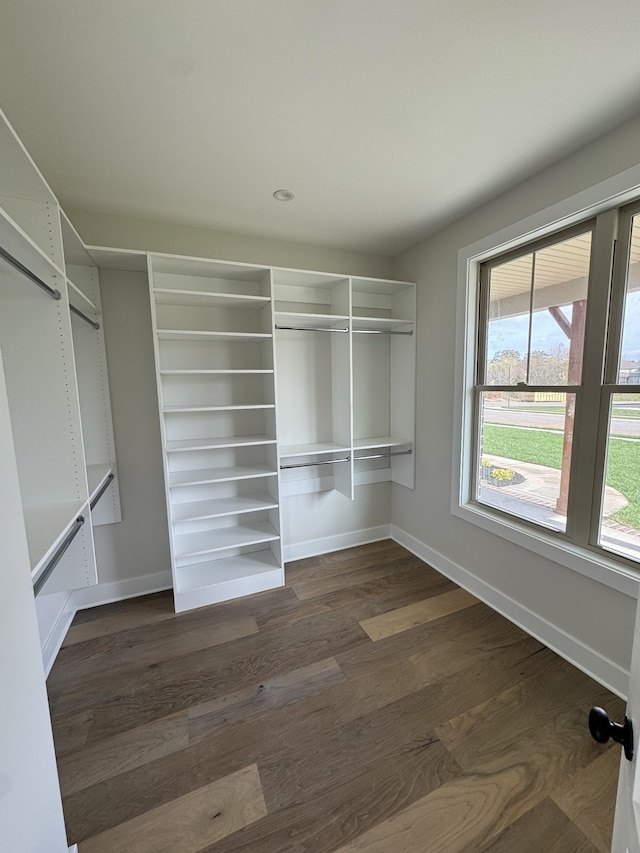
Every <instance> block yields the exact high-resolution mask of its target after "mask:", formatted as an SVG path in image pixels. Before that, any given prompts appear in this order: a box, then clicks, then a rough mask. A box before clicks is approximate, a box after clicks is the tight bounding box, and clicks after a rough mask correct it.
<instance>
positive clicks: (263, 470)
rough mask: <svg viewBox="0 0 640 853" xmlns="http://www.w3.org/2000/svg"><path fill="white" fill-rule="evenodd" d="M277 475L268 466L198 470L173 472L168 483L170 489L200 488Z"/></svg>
mask: <svg viewBox="0 0 640 853" xmlns="http://www.w3.org/2000/svg"><path fill="white" fill-rule="evenodd" d="M277 474H278V472H277V471H274V470H273V469H272V468H268V467H267V466H266V465H262V466H260V465H254V466H251V467H243V466H234V467H228V468H198V469H194V470H192V471H171V472H170V473H169V476H168V481H169V488H175V487H179V486H200V485H205V484H207V483H231V482H235V481H236V480H255V479H258V478H259V477H276V476H277Z"/></svg>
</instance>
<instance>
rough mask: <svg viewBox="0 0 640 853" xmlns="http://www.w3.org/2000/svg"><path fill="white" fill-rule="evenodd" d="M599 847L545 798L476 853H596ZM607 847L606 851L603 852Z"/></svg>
mask: <svg viewBox="0 0 640 853" xmlns="http://www.w3.org/2000/svg"><path fill="white" fill-rule="evenodd" d="M598 849H599V848H596V847H594V846H593V844H592V843H591V842H590V841H588V839H586V838H585V836H584V835H583V834H582V833H581V832H580V830H579V829H578V827H576V826H575V825H574V824H573V823H571V821H570V820H569V819H568V818H567V816H566V815H565V814H563V813H562V811H561V810H560V809H559V808H558V807H557V806H556V805H555V803H553V802H551V800H550V799H548V798H545V799H544V800H542V802H541V803H538V805H536V806H534V807H533V808H532V809H530V810H529V811H528V812H527V813H526V814H524V815H523V816H522V817H520V818H518V820H516V821H515V822H514V823H512V824H511V826H508V827H507V828H506V829H505V830H504V832H502V833H501V834H500V835H499V836H498V838H497V839H495V840H494V841H491V842H490V843H489V844H488V846H485V847H483V848H482V850H481V851H480V853H514V851H522V852H524V851H526V850H530V851H532V853H533V851H540V853H543V851H544V853H597V851H598ZM608 850H609V848H607V851H608Z"/></svg>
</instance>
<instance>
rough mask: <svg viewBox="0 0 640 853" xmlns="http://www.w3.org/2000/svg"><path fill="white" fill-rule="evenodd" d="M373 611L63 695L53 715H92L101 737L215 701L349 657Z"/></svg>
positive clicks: (248, 640)
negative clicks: (347, 653)
mask: <svg viewBox="0 0 640 853" xmlns="http://www.w3.org/2000/svg"><path fill="white" fill-rule="evenodd" d="M370 612H371V606H370V604H369V603H368V602H361V603H360V604H359V605H357V606H356V607H355V608H351V609H350V610H349V613H343V612H341V611H336V612H329V613H325V614H321V615H319V616H316V617H313V618H311V619H308V620H305V621H304V622H300V623H298V622H296V623H294V624H293V625H290V626H287V627H286V628H282V629H280V630H278V631H264V632H260V634H258V635H255V636H256V637H259V641H256V640H254V638H253V636H249V637H241V638H240V639H238V640H236V641H235V642H234V643H229V644H225V645H222V646H218V647H216V648H215V649H204V650H200V651H197V652H194V653H192V654H189V655H183V656H181V657H180V658H177V659H172V660H168V661H162V662H160V663H158V664H156V665H153V667H142V668H134V669H132V670H131V671H130V672H128V673H127V674H126V675H125V674H122V675H121V676H120V677H119V678H118V679H117V680H113V681H111V680H108V679H107V680H105V681H104V683H102V684H100V685H96V686H95V689H93V690H92V691H90V692H88V691H86V690H85V689H84V688H83V686H82V684H78V686H77V688H76V689H75V690H67V691H65V693H64V695H63V696H62V697H61V699H60V701H58V703H57V706H56V709H55V714H54V717H56V718H57V717H60V716H64V714H65V713H67V712H69V713H77V712H78V711H80V710H83V709H84V708H87V707H91V708H93V710H94V723H93V727H92V737H106V736H108V735H110V734H115V733H117V732H118V731H123V730H125V729H127V728H132V727H133V726H135V725H141V724H142V723H146V722H150V721H151V720H154V719H159V718H160V717H163V716H168V715H170V714H174V713H177V712H179V711H181V710H185V709H186V708H188V707H189V706H191V705H194V704H198V703H201V702H205V701H208V700H211V699H215V698H216V697H218V696H222V695H224V694H226V693H229V692H232V691H233V690H236V689H241V688H243V687H245V686H247V685H250V684H255V683H256V682H258V683H260V682H262V681H263V680H264V679H266V678H270V677H273V676H274V675H277V674H281V673H284V672H287V671H289V670H291V669H295V668H297V667H300V666H304V665H307V664H309V663H312V662H314V661H318V660H323V659H325V658H327V657H331V656H334V655H336V654H338V653H340V652H342V651H346V650H347V649H349V648H352V647H353V646H355V645H358V644H360V643H363V642H365V643H368V642H369V639H368V637H367V636H366V634H365V633H364V631H363V630H362V629H361V628H360V626H359V624H358V621H356V620H358V617H359V616H361V615H364V614H367V613H370Z"/></svg>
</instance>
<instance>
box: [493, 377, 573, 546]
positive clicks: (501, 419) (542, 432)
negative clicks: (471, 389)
mask: <svg viewBox="0 0 640 853" xmlns="http://www.w3.org/2000/svg"><path fill="white" fill-rule="evenodd" d="M574 407H575V394H561V393H557V394H555V393H554V394H540V393H534V392H530V391H526V392H512V391H509V392H499V391H485V392H483V393H481V407H480V412H481V423H480V429H481V432H480V456H479V459H478V470H477V480H476V483H477V488H476V495H477V499H478V500H479V501H480V502H481V503H484V504H487V505H488V506H492V507H494V508H496V509H500V510H502V511H503V512H507V513H509V514H510V515H514V516H517V517H518V518H524V519H527V520H528V521H532V522H535V523H536V524H540V525H542V526H543V527H548V528H551V529H552V530H559V531H565V530H566V522H567V519H566V512H567V509H566V501H567V496H568V491H569V463H570V456H571V439H572V437H573V436H572V423H573V409H574ZM568 408H569V417H568V418H567V409H568ZM567 423H568V428H566V424H567ZM565 436H566V440H565ZM563 457H564V459H565V462H564V464H563Z"/></svg>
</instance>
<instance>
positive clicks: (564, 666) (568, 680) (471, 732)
mask: <svg viewBox="0 0 640 853" xmlns="http://www.w3.org/2000/svg"><path fill="white" fill-rule="evenodd" d="M594 687H596V685H595V683H594V682H593V681H592V680H591V679H590V678H588V677H587V676H586V675H584V674H583V673H575V672H573V671H572V667H571V666H570V664H568V663H566V662H565V661H563V660H561V659H560V658H556V660H555V666H554V669H553V670H552V671H551V672H542V673H540V674H538V675H535V676H533V677H532V678H529V679H526V680H524V681H521V682H520V683H519V684H515V685H514V686H513V687H510V688H509V689H507V690H503V691H502V692H499V693H497V694H496V695H494V696H493V697H491V698H490V699H488V700H486V701H484V702H481V703H479V704H478V705H476V706H475V707H473V708H470V709H469V710H467V711H464V712H463V713H462V714H460V715H457V716H455V717H453V718H452V719H450V720H448V721H447V722H446V723H444V724H442V725H440V726H438V728H437V729H436V734H437V736H438V737H439V738H441V739H442V740H443V741H444V743H445V744H446V745H447V747H448V749H449V750H450V751H451V752H452V754H453V755H455V757H456V759H457V761H459V762H460V765H461V766H462V767H464V768H465V769H466V770H480V769H482V768H484V767H485V766H486V765H487V762H489V763H491V766H495V764H494V762H495V760H496V757H498V756H499V755H502V754H504V753H505V751H506V750H505V747H506V746H508V745H510V744H513V745H514V748H516V745H517V742H518V741H521V740H522V737H523V734H524V733H527V732H530V731H533V733H534V736H536V737H538V738H539V739H540V741H541V742H542V740H543V738H544V737H545V735H547V736H548V737H549V738H550V737H552V736H553V733H554V728H555V726H556V723H557V722H558V719H559V714H560V712H562V711H565V710H567V709H572V708H573V707H574V706H575V707H578V706H580V705H582V706H583V712H584V713H586V711H585V710H584V709H585V708H586V706H587V705H589V704H591V703H590V701H589V700H590V696H591V695H592V691H593V690H594ZM580 734H581V736H582V737H583V738H584V739H585V740H587V741H588V740H589V733H588V730H587V729H586V726H585V728H584V729H583V730H582V732H581V733H580ZM541 748H542V743H541ZM518 752H520V748H519V747H518Z"/></svg>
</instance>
